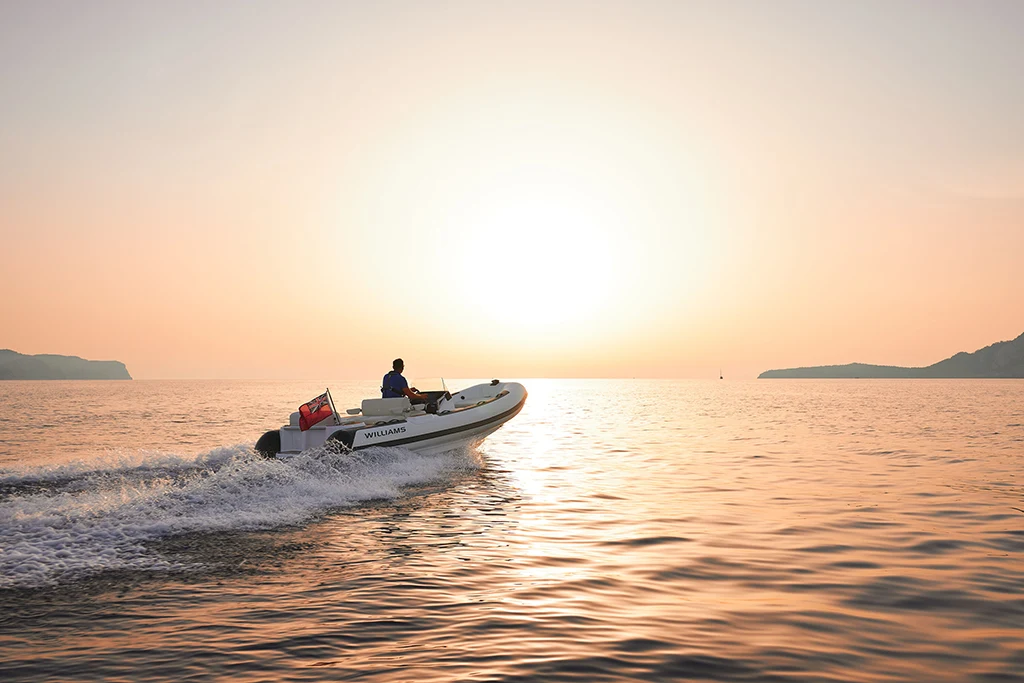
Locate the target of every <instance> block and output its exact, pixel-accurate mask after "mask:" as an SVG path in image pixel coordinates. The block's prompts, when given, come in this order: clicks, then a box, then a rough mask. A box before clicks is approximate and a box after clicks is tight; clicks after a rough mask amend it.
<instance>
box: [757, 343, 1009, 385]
mask: <svg viewBox="0 0 1024 683" xmlns="http://www.w3.org/2000/svg"><path fill="white" fill-rule="evenodd" d="M852 377H865V378H876V379H878V378H882V379H884V378H917V379H920V378H933V379H938V378H950V379H952V378H969V377H993V378H995V377H1004V378H1024V334H1022V335H1020V336H1019V337H1017V338H1016V339H1014V340H1012V341H1002V342H996V343H995V344H992V345H991V346H986V347H985V348H983V349H978V350H977V351H975V352H974V353H967V352H965V351H961V352H960V353H958V354H956V355H955V356H951V357H949V358H947V359H946V360H941V361H939V362H938V363H935V364H933V365H929V366H927V367H924V368H901V367H896V366H894V365H867V364H865V363H850V364H848V365H819V366H817V367H811V368H789V369H787V370H768V371H767V372H762V373H761V374H760V375H758V379H779V378H789V379H794V378H820V379H825V378H852Z"/></svg>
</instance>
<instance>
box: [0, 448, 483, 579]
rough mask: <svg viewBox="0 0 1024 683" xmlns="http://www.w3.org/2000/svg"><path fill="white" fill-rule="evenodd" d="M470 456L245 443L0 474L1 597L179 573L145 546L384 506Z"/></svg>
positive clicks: (469, 462)
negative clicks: (258, 448)
mask: <svg viewBox="0 0 1024 683" xmlns="http://www.w3.org/2000/svg"><path fill="white" fill-rule="evenodd" d="M479 466H480V463H479V459H478V456H477V455H476V454H475V452H473V451H453V452H450V453H445V454H442V455H438V456H423V455H419V454H416V453H413V452H411V451H407V450H404V449H401V448H369V449H366V450H363V451H358V452H354V453H337V452H333V451H330V450H324V449H320V450H314V451H311V452H309V453H308V454H303V455H300V456H296V457H294V458H292V459H290V460H288V461H280V460H266V459H264V458H260V457H258V456H256V455H255V454H254V453H253V451H252V448H251V447H250V446H248V445H244V444H240V445H237V446H231V447H223V448H217V449H214V450H212V451H210V452H207V453H203V454H200V455H197V456H193V457H186V456H179V455H173V454H167V453H153V452H136V453H111V454H108V455H107V456H104V457H103V458H99V459H96V460H90V461H79V462H75V463H70V464H64V465H49V466H40V467H34V468H26V469H21V470H12V469H5V470H0V548H2V549H3V552H0V589H10V588H29V587H36V586H44V585H52V584H55V583H59V582H62V581H66V580H72V579H77V578H81V577H83V576H88V575H91V574H96V573H99V572H103V571H110V570H130V571H161V570H188V569H190V568H192V566H191V565H184V564H182V563H180V562H176V561H174V560H172V559H168V558H166V557H163V556H161V555H160V554H159V553H158V552H156V551H155V550H153V549H151V548H149V547H147V545H146V544H147V542H148V541H153V540H156V539H160V538H165V537H168V536H175V535H179V534H186V533H194V532H211V531H231V530H255V529H268V528H273V527H278V526H285V525H291V524H299V523H301V522H303V521H305V520H307V519H309V518H310V517H312V516H313V515H315V514H317V513H319V512H322V511H324V510H329V509H331V508H338V507H345V506H351V505H355V504H358V503H361V502H365V501H369V500H381V499H394V498H397V497H399V496H401V495H402V492H403V490H404V489H405V487H408V486H413V485H417V484H426V483H430V482H435V481H444V480H446V479H450V478H453V477H456V476H459V475H460V474H463V473H465V472H467V471H471V470H473V469H477V468H479Z"/></svg>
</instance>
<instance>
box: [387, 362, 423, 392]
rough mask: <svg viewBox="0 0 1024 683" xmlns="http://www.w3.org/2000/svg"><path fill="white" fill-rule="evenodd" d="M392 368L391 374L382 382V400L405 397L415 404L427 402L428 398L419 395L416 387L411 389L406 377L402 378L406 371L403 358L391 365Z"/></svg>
mask: <svg viewBox="0 0 1024 683" xmlns="http://www.w3.org/2000/svg"><path fill="white" fill-rule="evenodd" d="M391 368H392V369H391V372H389V373H388V374H386V375H384V379H383V381H382V382H381V386H380V397H381V398H402V397H403V396H405V397H407V398H408V399H409V400H410V401H411V402H413V403H426V402H427V400H428V397H427V396H426V395H424V394H421V393H419V390H418V389H417V388H416V387H413V388H412V389H410V388H409V382H407V381H406V379H405V377H402V372H403V371H404V370H405V361H403V360H402V359H401V358H396V359H395V360H394V362H393V363H392V364H391Z"/></svg>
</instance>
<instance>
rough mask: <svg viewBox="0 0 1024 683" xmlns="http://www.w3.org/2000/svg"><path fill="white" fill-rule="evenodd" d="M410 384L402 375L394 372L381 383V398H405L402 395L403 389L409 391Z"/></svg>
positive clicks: (385, 376)
mask: <svg viewBox="0 0 1024 683" xmlns="http://www.w3.org/2000/svg"><path fill="white" fill-rule="evenodd" d="M408 388H409V383H408V382H406V381H405V378H404V377H402V375H401V373H398V372H395V371H394V370H392V371H391V372H389V373H388V374H386V375H384V380H383V381H382V382H381V387H380V397H381V398H401V397H403V396H405V394H403V393H402V389H408Z"/></svg>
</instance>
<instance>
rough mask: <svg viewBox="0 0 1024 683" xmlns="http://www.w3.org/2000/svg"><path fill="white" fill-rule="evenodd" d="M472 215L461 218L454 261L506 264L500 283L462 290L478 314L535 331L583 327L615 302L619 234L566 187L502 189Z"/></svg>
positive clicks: (469, 267) (529, 333) (519, 330)
mask: <svg viewBox="0 0 1024 683" xmlns="http://www.w3.org/2000/svg"><path fill="white" fill-rule="evenodd" d="M592 204H593V203H592ZM470 220H471V224H469V225H465V226H461V228H462V229H461V230H460V234H461V237H460V240H459V246H458V248H457V252H456V253H457V256H456V259H457V261H458V268H460V269H464V270H465V271H467V272H472V271H473V270H474V268H473V265H474V264H481V263H489V262H490V263H501V264H503V267H502V268H501V269H500V272H499V273H498V274H497V275H496V277H497V276H500V277H501V278H502V284H500V285H497V286H496V283H488V286H483V285H484V283H481V286H479V287H471V288H468V289H467V290H466V297H465V299H464V301H463V305H464V306H465V307H466V308H469V309H472V312H473V313H474V314H475V315H477V316H484V317H486V318H487V319H489V320H492V321H494V322H498V323H504V327H505V329H506V331H508V328H509V327H511V328H513V329H512V330H511V331H512V332H513V333H515V334H517V336H518V335H522V336H525V337H530V338H533V339H537V338H538V336H540V337H549V336H555V334H556V333H557V335H558V336H562V335H565V334H572V333H578V332H582V331H584V330H585V328H588V327H589V326H590V325H591V324H592V323H594V322H596V321H597V320H598V319H599V318H601V317H602V315H603V314H604V313H605V311H606V309H608V308H609V307H611V306H612V305H613V303H614V297H613V284H614V281H615V278H616V273H617V272H618V271H619V269H620V263H619V261H618V260H617V258H616V249H615V242H616V235H615V234H614V231H613V229H612V226H609V225H607V224H606V223H605V221H604V219H603V218H602V216H600V215H598V214H597V213H596V212H594V211H593V209H591V208H587V205H586V204H585V203H584V202H582V201H579V202H574V201H572V196H571V194H566V193H562V194H561V195H560V196H558V197H556V196H554V195H552V196H541V195H533V196H522V195H519V196H507V197H504V198H502V199H501V200H499V201H496V202H492V203H490V204H489V205H487V206H485V207H483V208H482V210H481V211H480V214H479V215H477V216H473V217H471V219H470Z"/></svg>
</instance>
